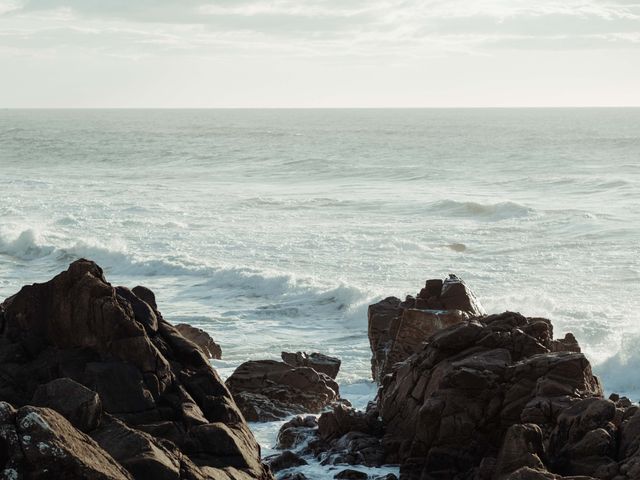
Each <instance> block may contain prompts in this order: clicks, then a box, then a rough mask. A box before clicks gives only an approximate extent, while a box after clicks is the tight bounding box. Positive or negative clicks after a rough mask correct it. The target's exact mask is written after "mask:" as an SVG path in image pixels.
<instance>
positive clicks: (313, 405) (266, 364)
mask: <svg viewBox="0 0 640 480" xmlns="http://www.w3.org/2000/svg"><path fill="white" fill-rule="evenodd" d="M226 383H227V386H228V387H229V390H230V391H231V393H232V394H233V396H234V398H235V399H236V402H237V403H238V406H239V407H240V409H241V411H242V413H243V414H244V416H245V418H246V419H247V420H249V421H270V420H273V419H275V418H284V417H286V416H289V415H292V414H299V413H303V412H310V413H318V412H320V411H321V410H322V409H324V408H326V407H327V406H329V405H331V404H332V403H335V402H337V401H338V400H339V399H340V396H339V387H338V384H337V383H336V382H335V381H334V380H333V379H332V378H331V377H329V376H328V375H325V374H324V373H319V372H316V371H315V370H313V369H312V368H309V367H292V366H291V365H287V364H286V363H284V362H277V361H275V360H259V361H249V362H245V363H243V364H242V365H240V366H239V367H238V368H237V369H236V371H235V372H233V374H232V375H231V376H230V377H229V378H228V379H227V382H226Z"/></svg>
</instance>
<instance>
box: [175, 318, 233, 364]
mask: <svg viewBox="0 0 640 480" xmlns="http://www.w3.org/2000/svg"><path fill="white" fill-rule="evenodd" d="M174 327H176V330H178V331H179V332H180V334H181V335H182V336H183V337H184V338H186V339H187V340H191V341H192V342H193V343H195V344H196V345H197V346H198V347H200V350H202V352H203V353H204V355H205V357H207V358H214V359H216V360H220V359H221V358H222V348H221V347H220V345H218V344H217V343H216V342H215V341H214V340H213V338H211V335H209V334H208V333H207V332H205V331H204V330H202V329H201V328H196V327H192V326H191V325H189V324H188V323H178V324H176V325H174Z"/></svg>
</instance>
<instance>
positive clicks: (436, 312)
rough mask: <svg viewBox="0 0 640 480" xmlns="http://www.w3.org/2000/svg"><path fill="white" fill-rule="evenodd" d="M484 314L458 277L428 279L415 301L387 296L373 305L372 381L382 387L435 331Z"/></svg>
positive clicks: (371, 329) (370, 315)
mask: <svg viewBox="0 0 640 480" xmlns="http://www.w3.org/2000/svg"><path fill="white" fill-rule="evenodd" d="M484 314H485V311H484V309H483V308H482V305H481V304H480V302H479V301H478V299H477V298H476V296H475V295H474V294H473V292H471V290H470V289H469V288H468V287H467V286H466V284H465V283H464V282H463V281H462V280H460V279H459V278H458V277H456V276H455V275H450V276H449V278H448V279H446V280H444V281H443V280H437V279H436V280H427V282H426V284H425V287H424V288H423V289H422V290H420V292H419V293H418V296H417V297H416V298H414V297H411V296H408V297H407V298H406V299H405V301H401V300H400V299H398V298H396V297H388V298H385V299H384V300H382V301H380V302H378V303H376V304H373V305H370V306H369V312H368V317H369V343H370V344H371V350H372V352H373V357H372V359H371V371H372V375H373V379H374V380H375V381H376V382H377V383H378V384H381V383H382V379H383V378H384V376H385V375H387V374H389V373H391V372H392V370H393V366H394V365H395V364H396V363H398V362H403V361H404V360H406V359H407V358H409V357H410V356H411V355H413V354H414V353H415V352H416V351H418V350H419V349H420V348H421V345H422V343H423V342H425V341H426V340H427V339H428V338H429V337H430V336H431V335H432V334H433V333H435V332H436V331H438V330H441V329H442V328H444V327H447V326H449V325H453V324H456V323H460V322H462V321H463V320H466V319H468V318H471V317H477V316H481V315H484Z"/></svg>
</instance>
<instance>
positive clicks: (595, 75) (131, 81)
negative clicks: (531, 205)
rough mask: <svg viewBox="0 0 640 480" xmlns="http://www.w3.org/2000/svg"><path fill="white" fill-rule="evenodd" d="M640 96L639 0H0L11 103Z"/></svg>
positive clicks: (4, 91)
mask: <svg viewBox="0 0 640 480" xmlns="http://www.w3.org/2000/svg"><path fill="white" fill-rule="evenodd" d="M483 106H489V107H517V106H531V107H542V106H640V0H560V1H556V0H422V1H418V0H315V1H308V0H272V1H267V0H217V1H204V0H173V1H169V0H0V108H12V107H29V108H40V107H45V108H58V107H73V108H91V107H114V108H118V107H132V108H137V107H152V108H153V107H168V108H180V107H185V108H209V107H483Z"/></svg>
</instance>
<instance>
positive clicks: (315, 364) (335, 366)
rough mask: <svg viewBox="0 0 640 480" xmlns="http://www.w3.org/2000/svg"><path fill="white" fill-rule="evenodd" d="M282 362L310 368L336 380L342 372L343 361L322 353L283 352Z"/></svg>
mask: <svg viewBox="0 0 640 480" xmlns="http://www.w3.org/2000/svg"><path fill="white" fill-rule="evenodd" d="M280 356H281V357H282V361H283V362H284V363H286V364H287V365H291V366H292V367H310V368H313V369H314V370H315V371H316V372H320V373H324V374H325V375H328V376H330V377H331V378H333V379H334V380H335V378H336V377H337V376H338V371H339V370H340V364H341V361H340V359H339V358H336V357H330V356H329V355H324V354H322V353H318V352H313V353H309V354H307V352H296V353H290V352H282V353H281V354H280Z"/></svg>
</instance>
